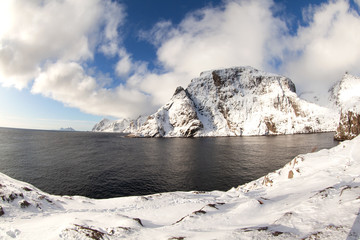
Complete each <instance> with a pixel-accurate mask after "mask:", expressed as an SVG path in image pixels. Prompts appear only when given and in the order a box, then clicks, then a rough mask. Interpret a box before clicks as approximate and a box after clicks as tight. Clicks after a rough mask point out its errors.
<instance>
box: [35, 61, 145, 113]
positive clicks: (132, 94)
mask: <svg viewBox="0 0 360 240" xmlns="http://www.w3.org/2000/svg"><path fill="white" fill-rule="evenodd" d="M32 92H33V93H41V94H43V95H45V96H47V97H51V98H52V99H55V100H58V101H61V102H63V103H64V104H66V105H68V106H71V107H76V108H79V109H81V110H83V111H84V112H86V113H91V114H100V113H101V114H102V115H109V116H117V117H136V116H137V115H138V114H140V113H143V112H147V113H149V112H148V108H147V107H146V103H147V102H148V99H147V98H148V97H147V96H146V95H144V94H143V93H141V92H140V91H138V90H136V89H132V88H127V87H125V86H123V85H120V86H118V87H116V88H114V89H106V88H103V87H102V86H101V85H99V84H98V83H97V81H96V79H95V78H94V77H92V76H89V75H88V74H87V73H86V72H85V71H84V69H83V68H82V67H81V66H80V65H79V64H78V63H76V62H61V61H59V62H56V63H55V64H52V65H50V66H49V67H48V68H47V69H46V71H43V72H42V73H41V74H40V75H39V76H38V77H37V78H36V79H35V81H34V85H33V88H32ZM123 103H125V104H123Z"/></svg>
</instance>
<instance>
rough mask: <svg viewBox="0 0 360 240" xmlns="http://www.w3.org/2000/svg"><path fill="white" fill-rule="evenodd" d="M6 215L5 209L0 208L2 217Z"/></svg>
mask: <svg viewBox="0 0 360 240" xmlns="http://www.w3.org/2000/svg"><path fill="white" fill-rule="evenodd" d="M4 214H5V212H4V209H3V208H2V207H1V206H0V217H1V216H2V215H4Z"/></svg>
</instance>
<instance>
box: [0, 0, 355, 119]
mask: <svg viewBox="0 0 360 240" xmlns="http://www.w3.org/2000/svg"><path fill="white" fill-rule="evenodd" d="M274 9H276V8H274V3H273V1H270V0H257V1H255V0H226V1H224V2H223V4H222V5H221V6H219V7H206V8H203V9H200V10H198V11H195V12H192V13H188V14H187V15H186V17H185V18H184V19H183V20H182V21H181V22H180V23H179V24H178V25H174V24H172V23H171V22H170V21H161V22H159V23H158V24H156V25H155V26H154V27H153V29H151V30H150V31H147V32H141V33H140V36H141V37H142V39H148V41H149V42H151V43H153V44H154V46H155V48H156V50H157V63H158V68H157V69H155V70H151V71H150V70H149V69H148V68H147V63H145V62H141V61H136V60H134V59H133V57H132V55H131V53H129V52H128V51H127V49H126V48H125V47H124V46H123V43H122V37H121V26H122V24H124V21H125V20H124V19H125V13H124V10H123V7H122V6H121V5H119V4H117V3H116V2H114V1H111V0H87V1H81V0H63V1H50V0H34V1H27V0H18V1H0V83H2V84H3V85H7V86H15V87H18V88H23V87H26V86H30V87H32V92H33V93H37V94H43V95H45V96H47V97H50V98H53V99H55V100H58V101H60V102H63V103H64V104H66V105H69V106H72V107H77V108H79V109H81V110H82V111H84V112H87V113H92V114H97V115H110V116H115V117H136V116H137V115H138V114H141V113H151V111H154V110H155V109H156V108H157V107H158V106H159V105H161V104H164V103H165V102H166V101H167V100H169V98H170V97H171V95H172V94H173V92H174V90H175V89H176V87H177V86H179V85H181V86H183V87H186V86H187V84H188V83H189V82H190V80H191V79H192V78H193V77H196V76H198V74H199V73H200V72H202V71H204V70H209V69H215V68H220V67H230V66H239V65H251V66H254V67H257V68H260V69H263V70H270V71H279V72H280V73H281V74H284V75H288V76H290V77H291V78H292V79H293V80H294V81H295V83H296V84H297V86H298V88H300V90H301V91H302V90H309V89H319V88H323V89H326V90H327V89H328V87H329V85H330V84H331V83H333V82H334V81H336V80H338V79H339V78H340V77H341V74H342V73H344V72H345V71H350V72H352V73H355V74H359V73H360V70H359V69H360V66H359V65H360V49H359V47H358V46H360V35H359V34H360V33H359V31H357V29H360V18H359V15H358V14H357V12H355V11H353V10H351V9H350V8H349V3H348V2H347V1H345V0H338V1H330V2H329V3H326V4H323V5H321V6H312V7H309V8H308V9H307V10H306V11H304V17H305V20H306V21H308V23H307V25H306V26H302V27H299V29H298V31H297V33H296V35H294V36H290V35H289V31H288V29H287V26H286V24H285V21H283V20H281V18H279V17H275V16H274ZM4 23H6V24H4ZM96 51H98V52H100V53H103V54H104V55H106V56H107V57H109V58H113V59H116V60H117V64H116V65H115V66H114V72H115V74H116V75H117V76H118V77H121V78H123V79H124V78H127V81H126V82H124V83H123V84H120V85H118V86H115V87H113V88H112V89H110V88H109V87H110V86H111V82H112V80H114V79H110V78H109V74H102V73H101V72H100V73H99V72H97V71H96V70H94V69H89V68H87V67H86V66H87V63H88V62H89V61H91V60H92V59H93V58H94V56H95V53H96ZM274 59H276V61H274ZM279 60H280V61H279ZM274 62H277V64H280V65H276V66H275V65H273V63H274Z"/></svg>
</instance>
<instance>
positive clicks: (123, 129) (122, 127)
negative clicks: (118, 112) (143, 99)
mask: <svg viewBox="0 0 360 240" xmlns="http://www.w3.org/2000/svg"><path fill="white" fill-rule="evenodd" d="M145 120H146V117H143V116H140V117H138V118H137V119H135V120H130V119H119V120H113V121H112V120H109V119H107V118H104V119H103V120H101V121H100V122H98V123H97V124H95V126H94V127H93V129H92V131H93V132H118V133H132V132H135V131H136V130H137V129H138V128H139V127H140V126H141V125H142V124H143V123H144V122H145Z"/></svg>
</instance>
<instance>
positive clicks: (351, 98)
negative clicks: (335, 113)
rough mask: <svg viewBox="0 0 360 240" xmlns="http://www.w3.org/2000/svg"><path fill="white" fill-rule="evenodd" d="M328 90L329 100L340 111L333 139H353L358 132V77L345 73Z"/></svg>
mask: <svg viewBox="0 0 360 240" xmlns="http://www.w3.org/2000/svg"><path fill="white" fill-rule="evenodd" d="M330 91H331V97H330V100H331V101H332V102H333V104H334V105H335V106H336V107H337V108H338V109H340V111H341V115H340V122H339V125H338V127H337V130H336V134H335V139H337V140H348V139H353V138H354V137H356V136H357V135H359V133H360V78H359V77H355V76H352V75H350V74H345V75H344V76H343V78H342V79H341V81H340V82H338V83H337V84H335V85H334V86H333V87H332V88H331V89H330Z"/></svg>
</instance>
